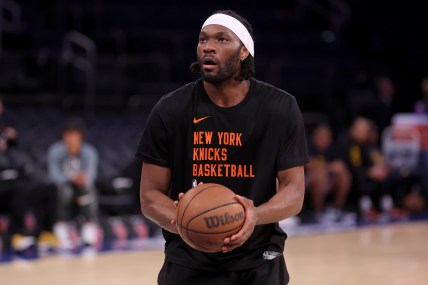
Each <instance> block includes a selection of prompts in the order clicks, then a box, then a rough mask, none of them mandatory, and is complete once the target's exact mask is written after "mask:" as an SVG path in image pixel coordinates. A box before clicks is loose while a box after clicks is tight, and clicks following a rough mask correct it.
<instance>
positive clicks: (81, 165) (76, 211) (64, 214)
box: [47, 119, 98, 250]
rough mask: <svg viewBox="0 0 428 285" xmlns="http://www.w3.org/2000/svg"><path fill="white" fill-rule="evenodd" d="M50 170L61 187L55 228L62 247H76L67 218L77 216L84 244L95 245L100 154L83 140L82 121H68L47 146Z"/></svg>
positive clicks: (51, 175) (53, 178)
mask: <svg viewBox="0 0 428 285" xmlns="http://www.w3.org/2000/svg"><path fill="white" fill-rule="evenodd" d="M47 164H48V174H49V178H50V179H51V181H52V182H53V183H55V184H56V186H57V190H58V205H57V206H58V207H57V217H58V222H57V223H56V225H55V226H54V232H55V234H56V235H57V237H58V238H59V240H60V246H61V247H62V248H63V249H68V250H70V249H73V247H74V246H75V245H73V244H72V241H71V240H70V236H69V231H68V228H67V224H66V223H65V221H70V220H75V219H76V218H77V219H76V220H77V221H78V222H79V225H80V224H82V230H81V242H82V243H83V245H84V246H86V245H89V246H93V245H95V243H96V241H97V227H96V224H95V223H94V219H95V218H96V216H97V210H98V209H97V208H98V203H97V193H96V189H95V187H94V183H95V179H96V177H97V167H98V154H97V151H96V149H95V148H94V147H93V146H92V145H90V144H89V143H87V142H85V141H84V126H83V123H82V121H80V120H78V119H73V120H70V121H68V122H67V124H66V126H65V128H64V130H63V132H62V140H61V141H58V142H55V143H54V144H52V145H51V146H50V147H49V149H48V158H47Z"/></svg>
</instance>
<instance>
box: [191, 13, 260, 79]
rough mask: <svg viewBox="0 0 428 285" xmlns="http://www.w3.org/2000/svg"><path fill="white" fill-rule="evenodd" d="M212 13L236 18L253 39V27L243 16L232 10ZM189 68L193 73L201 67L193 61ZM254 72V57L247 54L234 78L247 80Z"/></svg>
mask: <svg viewBox="0 0 428 285" xmlns="http://www.w3.org/2000/svg"><path fill="white" fill-rule="evenodd" d="M214 14H225V15H228V16H231V17H233V18H235V19H237V20H238V21H239V22H241V23H242V24H243V25H244V27H245V28H246V29H247V30H248V32H249V33H250V36H251V38H252V39H253V41H254V31H253V28H252V27H251V24H250V23H249V22H248V21H247V20H246V19H245V18H244V17H242V16H241V15H239V14H238V13H236V12H234V11H232V10H220V11H217V12H214V13H213V14H212V15H214ZM190 70H191V71H192V72H194V73H199V72H201V67H200V66H199V63H198V62H194V63H192V64H191V65H190ZM255 73H256V71H255V64H254V57H253V56H252V55H251V54H249V55H248V56H247V58H246V59H244V60H243V61H242V63H241V73H240V74H239V75H238V76H237V77H236V78H235V79H236V80H239V81H243V80H247V79H250V77H251V76H253V75H254V74H255Z"/></svg>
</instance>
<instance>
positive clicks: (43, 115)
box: [0, 0, 428, 249]
mask: <svg viewBox="0 0 428 285" xmlns="http://www.w3.org/2000/svg"><path fill="white" fill-rule="evenodd" d="M419 5H422V4H419V3H412V5H410V4H409V5H403V3H401V2H400V3H399V2H397V1H387V0H379V1H368V0H359V1H349V0H317V1H312V0H283V1H280V0H277V1H251V0H249V1H233V2H232V1H222V0H218V1H215V3H202V2H201V1H195V0H190V1H149V2H145V1H136V0H121V1H113V0H103V1H101V0H75V1H55V0H44V1H30V0H28V1H26V0H20V1H18V0H0V11H1V14H0V97H1V98H2V101H3V105H4V112H3V113H0V119H1V123H2V124H3V125H4V126H9V127H11V128H13V129H14V130H16V132H17V133H18V139H17V140H16V141H17V143H16V145H15V146H14V147H13V148H14V153H15V154H14V155H16V157H17V158H16V157H15V158H14V159H13V162H16V161H18V160H19V161H25V163H23V165H25V169H26V170H25V174H26V175H27V177H26V179H32V180H35V181H37V183H38V185H40V184H43V183H44V184H43V185H46V184H49V183H50V182H51V181H50V178H49V175H48V171H47V163H48V162H47V152H48V148H49V146H50V145H51V144H52V143H54V142H55V141H57V140H59V139H61V132H62V130H63V127H64V124H65V123H66V122H67V120H68V119H69V118H70V117H76V116H78V117H80V118H81V119H82V120H83V122H84V125H85V140H86V141H87V142H89V143H91V144H92V145H93V146H94V147H95V148H96V150H97V153H98V157H99V163H98V165H97V170H98V171H97V172H98V174H97V177H96V181H95V187H96V188H97V191H98V192H97V193H98V195H99V199H98V204H99V210H100V217H99V219H98V221H97V224H99V225H101V229H102V230H103V233H104V238H105V239H107V238H106V237H110V238H111V239H116V240H117V239H120V238H122V239H131V238H133V237H140V238H144V237H151V236H155V235H156V234H157V229H156V227H155V226H153V225H152V224H150V222H149V221H146V220H145V219H143V218H142V217H140V216H141V215H139V201H138V183H139V182H138V181H139V171H140V162H139V161H136V160H135V159H134V153H135V150H136V147H137V144H138V141H139V138H140V136H141V133H142V130H143V128H144V125H145V122H146V119H147V117H148V114H149V112H150V109H151V108H152V106H153V105H154V104H155V102H156V101H157V100H158V99H159V98H160V97H161V96H162V95H164V94H166V93H167V92H169V91H172V90H174V89H176V88H177V87H179V86H181V85H183V84H185V83H188V82H190V81H192V80H194V79H196V78H198V75H195V74H192V73H191V72H190V69H189V65H190V64H191V63H192V62H193V61H195V59H196V45H197V39H198V33H199V31H200V27H201V25H202V23H203V21H204V20H205V19H206V18H207V17H208V16H209V15H210V14H211V13H213V12H214V11H216V10H218V9H232V10H235V11H236V12H238V13H239V14H241V15H242V16H243V17H244V18H246V19H247V20H248V21H249V22H250V23H251V24H252V26H253V29H254V33H255V51H256V53H255V54H256V56H255V62H256V75H255V77H256V78H257V79H259V80H263V81H266V82H268V83H270V84H272V85H275V86H278V87H280V88H282V89H284V90H286V91H287V92H289V93H291V94H292V95H294V96H295V97H296V98H297V101H298V103H299V106H300V108H301V110H302V112H303V116H304V120H305V124H306V127H307V134H308V141H309V144H311V145H316V143H315V142H312V140H313V138H312V135H313V131H314V130H315V129H316V128H317V127H318V125H319V124H320V123H322V124H325V125H327V126H328V128H329V131H330V135H327V137H328V136H330V137H331V138H330V140H331V142H329V143H328V144H329V145H330V144H331V145H333V144H335V143H336V142H337V143H338V144H339V143H340V141H341V138H342V137H343V136H347V135H348V131H349V130H350V129H351V127H352V126H353V123H354V122H355V119H356V118H364V119H365V120H367V121H365V122H367V123H368V125H369V126H370V128H372V130H375V138H374V141H372V142H371V146H372V149H375V150H377V151H378V152H377V154H378V155H380V156H381V157H382V159H381V162H380V163H379V164H380V165H381V167H380V168H381V169H382V170H379V171H378V172H376V173H377V174H374V175H373V176H370V175H369V174H367V173H369V172H370V171H369V167H371V166H373V165H375V164H377V162H378V161H379V160H376V161H375V160H374V159H372V160H371V161H370V162H367V165H365V166H364V167H363V166H361V167H362V170H363V172H364V174H363V175H366V174H367V175H368V177H364V178H363V180H370V183H369V184H370V189H375V188H376V189H377V190H373V191H371V192H370V193H366V192H365V191H363V190H364V189H363V190H361V188H364V187H368V186H366V185H367V184H364V186H361V185H354V184H355V183H354V182H351V181H356V180H358V179H357V178H355V177H354V179H353V180H352V179H351V180H349V181H348V182H346V181H345V182H343V184H342V186H343V185H345V186H343V187H339V188H341V189H342V188H346V187H347V190H343V191H345V192H346V193H348V194H349V193H356V194H354V195H351V194H349V197H351V199H350V201H351V202H350V203H345V202H343V203H340V201H338V202H337V201H336V202H337V203H338V204H337V205H336V206H337V207H336V208H340V209H339V210H340V211H341V215H340V219H342V218H343V217H344V216H343V215H342V214H343V212H346V213H348V214H352V215H348V216H347V217H350V218H351V222H350V224H351V225H352V226H355V225H357V224H358V223H361V222H366V223H367V222H379V221H381V222H384V221H385V219H383V218H385V216H382V212H384V213H386V212H387V214H388V217H389V219H390V220H393V219H399V220H401V219H403V218H404V219H410V218H411V217H417V218H420V217H425V216H426V215H425V216H424V213H426V202H425V200H426V198H425V195H426V193H427V189H426V185H427V184H426V181H425V180H426V176H427V175H426V174H427V167H426V165H427V164H426V163H427V157H428V156H427V155H426V150H427V148H428V147H427V142H428V140H427V139H426V137H427V134H428V131H427V128H428V119H427V117H426V114H427V112H428V79H427V81H426V82H427V83H425V85H424V78H428V54H427V52H426V51H427V50H428V37H426V32H425V31H424V27H426V26H427V24H428V23H427V20H426V15H425V14H426V13H425V10H424V9H422V7H419ZM391 126H392V127H391ZM394 127H400V128H399V129H400V131H399V134H398V135H397V133H394V132H393V130H397V128H395V129H394ZM358 132H360V131H357V133H358ZM362 132H364V131H362ZM397 137H398V138H399V140H398V143H397V142H396V141H395V140H394V139H395V138H397ZM321 140H322V139H321ZM327 140H328V139H327ZM363 140H364V142H362V143H361V145H364V146H365V145H367V144H369V141H368V140H369V139H368V138H367V139H363ZM316 148H317V147H314V149H316ZM11 149H12V147H11ZM317 151H318V150H315V151H314V156H313V157H315V156H316V155H319V153H318V154H317ZM399 152H404V156H403V157H404V158H401V159H400V158H399V159H398V161H396V159H397V156H398V153H399ZM323 155H326V154H325V153H323ZM345 156H346V154H345ZM338 157H339V158H340V160H342V161H343V162H344V163H345V164H346V166H347V168H349V169H348V170H347V173H348V174H349V175H351V176H355V175H358V173H360V174H361V173H363V172H361V171H359V170H358V171H354V170H355V169H353V167H356V166H355V165H352V161H348V160H349V158H348V159H347V158H346V157H343V156H340V155H335V158H334V160H336V158H338ZM324 159H325V158H324ZM331 160H333V159H331ZM358 167H360V166H358ZM361 167H360V168H361ZM10 168H12V167H11V166H10V165H9V166H5V167H4V168H3V169H2V170H5V169H10ZM360 168H359V169H360ZM360 170H361V169H360ZM20 171H21V170H20ZM325 171H327V170H325ZM308 172H309V173H310V172H311V169H308ZM327 172H334V173H333V175H334V174H335V173H336V172H335V171H330V170H328V171H327ZM355 173H357V174H355ZM329 175H330V174H329ZM28 177H30V178H28ZM3 180H6V179H5V178H4V177H3ZM8 180H10V179H8ZM310 181H311V180H310V179H309V176H308V189H309V188H310V187H309V186H310ZM396 181H399V183H398V184H400V185H403V187H401V188H400V189H399V190H396V189H394V190H391V189H393V188H391V187H389V186H390V185H391V184H394V185H396V184H397V183H396ZM347 184H352V185H348V186H346V185H347ZM374 184H376V185H375V186H373V185H374ZM379 185H380V186H379ZM330 186H331V185H330ZM330 186H329V187H328V188H332V187H330ZM0 187H2V186H1V184H0ZM355 189H357V190H355ZM379 189H381V190H379ZM385 189H386V190H385ZM310 191H311V190H310V189H309V190H308V193H309V194H308V195H309V198H308V199H307V201H308V202H305V203H306V204H307V205H305V209H304V211H303V212H302V214H301V216H300V217H299V220H298V222H297V224H305V223H308V224H312V225H314V224H315V225H316V224H320V223H321V222H322V221H325V220H328V217H327V215H326V214H327V213H326V212H328V211H327V210H326V208H327V206H326V205H327V204H328V201H329V200H328V197H324V196H322V198H319V195H316V194H314V195H312V194H310V193H312V192H314V191H321V192H323V191H324V190H323V189H321V190H312V192H310ZM355 191H356V192H355ZM391 191H394V192H393V193H391ZM324 192H325V191H324ZM374 192H377V194H376V195H372V193H374ZM332 193H333V192H332ZM379 193H380V194H379ZM415 193H416V194H415ZM326 196H328V195H326ZM372 196H381V198H382V197H389V198H390V200H388V199H380V201H381V202H379V203H378V204H379V205H380V206H379V205H378V206H377V207H376V201H375V200H376V198H373V197H372ZM367 197H369V198H370V199H371V201H370V202H368V201H367V199H365V198H367ZM324 198H325V199H326V202H322V203H321V202H319V203H315V204H316V205H314V204H313V201H319V199H321V200H323V199H324ZM345 198H346V197H345ZM391 199H392V200H391ZM345 200H346V199H345ZM378 200H379V199H378ZM333 201H334V200H333ZM336 202H333V206H334V205H335V204H334V203H336ZM320 203H321V204H320ZM1 210H2V209H0V212H3V217H4V219H5V220H7V219H8V218H7V217H8V211H7V210H6V207H4V208H3V211H1ZM392 210H394V211H393V212H392ZM330 212H331V211H330ZM320 213H322V215H321V217H320V216H319V214H320ZM0 215H1V213H0ZM409 215H410V216H409ZM333 216H334V217H333V221H334V222H338V221H339V220H340V219H339V218H338V217H339V216H337V215H336V216H335V215H333ZM136 217H137V218H136ZM33 219H34V220H35V223H37V219H38V215H36V214H34V217H33ZM382 219H383V220H382ZM0 220H1V219H0ZM343 221H345V222H347V224H346V225H349V220H346V219H343ZM1 224H2V223H0V225H1ZM118 224H120V225H121V226H119V227H116V226H117V225H118ZM3 225H4V226H3V227H0V232H1V231H2V229H3V232H4V235H3V240H7V238H6V236H7V235H6V232H7V222H3ZM26 227H27V228H31V215H30V216H27V219H26ZM77 227H79V226H77ZM142 228H143V230H142ZM29 232H31V231H29ZM11 243H12V242H11ZM4 244H6V242H4ZM24 248H25V247H24ZM0 249H1V248H0Z"/></svg>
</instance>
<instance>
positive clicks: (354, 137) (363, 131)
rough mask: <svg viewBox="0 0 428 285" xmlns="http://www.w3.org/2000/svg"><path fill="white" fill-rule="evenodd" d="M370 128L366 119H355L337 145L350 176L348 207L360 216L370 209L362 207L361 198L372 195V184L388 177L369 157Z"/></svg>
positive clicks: (383, 168)
mask: <svg viewBox="0 0 428 285" xmlns="http://www.w3.org/2000/svg"><path fill="white" fill-rule="evenodd" d="M371 126H372V124H371V122H370V121H369V120H368V119H366V118H364V117H358V118H356V119H355V120H354V121H353V122H352V124H351V127H350V128H349V132H348V134H347V135H346V136H344V137H343V138H342V139H341V141H340V143H339V153H340V156H341V158H342V159H343V161H344V162H345V163H346V166H347V167H348V170H349V172H350V173H351V176H352V186H351V191H350V195H349V199H348V202H349V206H350V207H351V208H353V209H355V210H357V211H358V210H360V211H361V212H360V214H364V213H363V212H364V211H366V210H369V209H371V206H372V205H371V204H370V205H364V206H362V205H360V202H366V201H364V200H365V199H363V200H362V198H366V197H367V196H369V195H370V194H372V191H373V187H372V182H378V183H382V182H383V181H385V180H386V178H387V176H388V171H387V169H386V168H385V167H383V166H382V165H376V164H375V163H374V161H373V159H372V157H371V154H370V149H369V146H368V144H369V138H370V130H371ZM360 200H361V201H360ZM370 203H371V202H370ZM363 204H364V203H363ZM365 204H367V203H365ZM361 208H364V209H361Z"/></svg>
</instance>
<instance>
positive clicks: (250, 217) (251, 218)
mask: <svg viewBox="0 0 428 285" xmlns="http://www.w3.org/2000/svg"><path fill="white" fill-rule="evenodd" d="M235 198H236V200H238V202H239V203H241V204H242V206H244V209H245V221H244V225H243V226H242V228H241V230H240V231H239V232H238V233H236V234H235V235H233V236H231V237H230V238H226V239H225V240H224V245H223V247H222V251H223V253H226V252H229V251H232V250H234V249H235V248H238V247H240V246H242V245H243V244H244V242H246V241H247V240H248V239H249V238H250V236H251V235H252V234H253V231H254V228H255V226H256V224H257V215H256V207H255V206H254V203H253V201H252V200H250V199H247V198H245V197H242V196H239V195H236V196H235Z"/></svg>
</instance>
